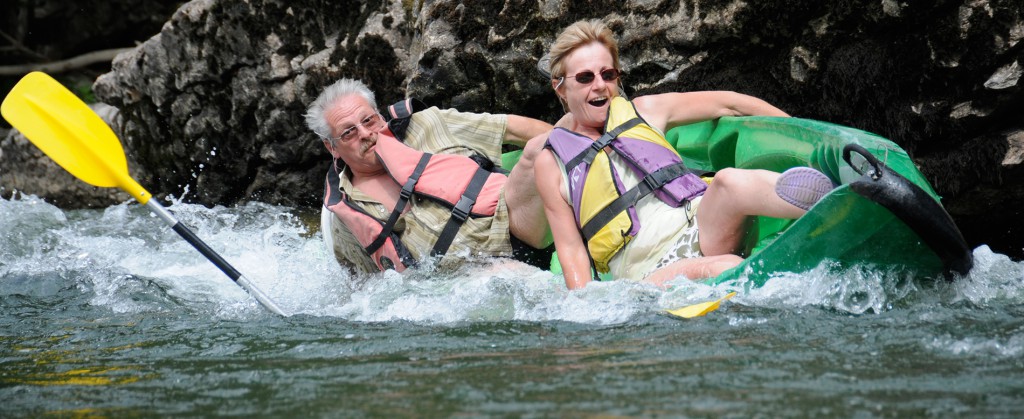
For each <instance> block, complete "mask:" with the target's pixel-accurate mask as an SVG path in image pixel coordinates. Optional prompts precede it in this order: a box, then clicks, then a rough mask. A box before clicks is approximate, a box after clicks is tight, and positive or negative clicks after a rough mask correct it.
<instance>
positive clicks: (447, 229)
mask: <svg viewBox="0 0 1024 419" xmlns="http://www.w3.org/2000/svg"><path fill="white" fill-rule="evenodd" d="M490 175H491V172H489V171H487V170H485V169H483V168H479V169H477V170H476V173H473V178H472V179H470V181H469V185H468V186H466V190H465V191H464V192H463V193H462V197H461V198H459V202H456V203H455V206H454V207H452V215H451V216H450V217H448V222H447V223H445V226H444V229H443V230H441V234H440V235H438V237H437V241H436V242H434V248H433V249H431V251H430V255H431V256H444V254H445V253H447V252H448V248H449V247H451V245H452V241H453V240H455V235H456V234H458V232H459V229H460V228H461V227H462V224H463V223H465V222H466V219H467V218H469V212H470V211H472V209H473V205H475V204H476V198H477V196H478V195H480V190H481V189H483V187H484V184H485V183H487V178H488V177H490Z"/></svg>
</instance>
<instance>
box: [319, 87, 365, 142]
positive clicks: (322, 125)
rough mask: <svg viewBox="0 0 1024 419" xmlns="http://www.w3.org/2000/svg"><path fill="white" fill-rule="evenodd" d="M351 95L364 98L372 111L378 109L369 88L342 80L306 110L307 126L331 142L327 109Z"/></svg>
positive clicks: (325, 90) (326, 89)
mask: <svg viewBox="0 0 1024 419" xmlns="http://www.w3.org/2000/svg"><path fill="white" fill-rule="evenodd" d="M350 95H359V96H362V97H363V98H364V99H366V101H367V102H368V103H369V104H370V108H371V109H377V100H376V99H375V97H374V94H373V91H372V90H370V88H369V87H366V85H365V84H363V82H361V81H359V80H353V79H341V80H338V81H336V82H334V83H333V84H331V85H330V86H327V88H325V89H324V91H323V92H322V93H320V96H318V97H317V98H316V100H314V101H313V103H312V104H310V105H309V108H308V109H306V115H305V116H306V126H307V127H309V129H310V130H311V131H313V133H315V134H316V135H318V136H320V138H323V139H324V140H328V141H329V140H330V138H331V124H329V123H327V117H326V113H327V109H328V108H330V107H331V106H332V105H334V104H335V103H337V102H338V101H339V100H341V99H343V98H345V97H346V96H350Z"/></svg>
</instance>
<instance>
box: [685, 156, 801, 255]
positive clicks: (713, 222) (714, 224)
mask: <svg viewBox="0 0 1024 419" xmlns="http://www.w3.org/2000/svg"><path fill="white" fill-rule="evenodd" d="M779 176H780V175H779V173H776V172H772V171H769V170H747V169H732V168H730V169H724V170H721V171H719V172H718V173H716V174H715V180H714V181H712V182H711V185H710V186H709V187H708V190H707V192H705V193H704V198H702V199H701V203H700V206H699V207H698V208H697V227H698V231H699V234H700V250H701V253H703V254H704V255H705V256H715V255H724V254H731V253H736V252H738V251H739V250H740V247H741V244H742V241H743V239H744V237H745V236H746V233H747V229H748V227H749V224H750V221H751V218H750V217H751V216H755V215H762V216H768V217H775V218H790V219H792V218H799V217H800V216H801V215H803V214H804V213H805V212H806V211H804V210H802V209H800V208H798V207H796V206H795V205H793V204H790V203H788V202H786V201H784V200H782V198H779V196H778V195H777V194H776V193H775V182H776V181H777V180H778V178H779Z"/></svg>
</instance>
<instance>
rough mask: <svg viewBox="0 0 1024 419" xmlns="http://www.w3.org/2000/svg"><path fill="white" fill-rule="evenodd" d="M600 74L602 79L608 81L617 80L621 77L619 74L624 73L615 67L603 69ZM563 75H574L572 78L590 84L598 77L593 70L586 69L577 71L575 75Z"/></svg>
mask: <svg viewBox="0 0 1024 419" xmlns="http://www.w3.org/2000/svg"><path fill="white" fill-rule="evenodd" d="M598 74H600V75H601V80H604V81H606V82H612V81H615V80H617V79H618V78H619V76H621V75H622V73H620V72H619V70H616V69H614V68H608V69H604V70H601V72H600V73H598ZM563 77H572V78H574V79H576V82H577V83H579V84H590V83H593V82H594V79H595V78H596V75H595V74H594V72H593V71H590V70H586V71H581V72H579V73H576V75H575V76H563Z"/></svg>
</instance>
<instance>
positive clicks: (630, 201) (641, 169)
mask: <svg viewBox="0 0 1024 419" xmlns="http://www.w3.org/2000/svg"><path fill="white" fill-rule="evenodd" d="M546 147H549V148H551V149H552V150H553V151H554V152H555V156H557V157H558V159H559V160H560V161H561V162H562V163H563V165H564V166H565V172H566V176H567V178H568V180H569V182H568V183H569V185H568V187H569V199H570V200H571V203H572V207H573V212H574V213H575V215H576V226H577V227H579V229H580V234H581V235H582V236H583V241H584V243H585V244H586V246H587V250H588V252H589V253H590V258H591V260H592V261H593V263H594V267H595V268H596V269H597V271H598V272H608V271H609V267H608V262H609V261H610V260H611V259H612V257H613V256H615V254H616V253H617V252H618V251H619V250H620V249H622V247H623V246H625V245H626V244H627V243H629V241H630V240H632V238H633V237H634V236H636V234H637V233H638V232H639V230H640V220H639V219H638V218H637V215H636V208H635V205H636V203H637V202H638V201H640V199H641V198H643V197H644V196H647V195H648V194H650V193H652V192H653V193H654V194H655V196H657V198H658V199H659V200H661V201H662V202H664V203H665V204H667V205H669V206H672V207H679V206H680V205H682V204H683V203H685V202H686V201H688V200H690V199H693V198H694V197H697V196H700V195H701V194H703V193H704V191H705V190H706V189H707V184H706V183H705V182H704V181H703V180H701V178H700V177H698V176H697V175H695V174H693V173H692V172H690V171H689V170H688V169H687V168H686V166H685V165H684V164H683V161H682V159H681V158H680V157H679V154H678V153H677V152H676V151H675V149H674V148H673V147H672V145H670V144H669V143H668V141H665V137H664V136H663V135H662V134H660V133H659V132H658V131H657V130H655V129H654V128H653V127H651V126H650V125H648V124H647V122H645V121H644V120H643V118H641V117H640V115H639V114H638V113H637V111H636V108H635V107H634V106H633V104H632V103H631V102H629V101H628V100H626V99H624V98H622V97H616V98H614V99H612V101H611V105H610V106H609V108H608V120H607V122H606V123H605V133H604V135H602V136H601V137H600V138H598V139H597V140H596V141H595V140H592V139H590V138H589V137H586V136H584V135H581V134H578V133H575V132H572V131H569V130H566V129H562V128H555V129H554V130H553V131H552V132H551V136H550V137H549V138H548V142H547V144H546ZM609 150H612V151H613V152H615V153H616V154H617V155H619V156H621V157H622V158H623V159H624V160H625V161H626V162H627V166H628V167H629V169H631V170H633V172H635V173H636V174H637V176H639V177H641V178H642V179H641V181H640V183H638V184H637V185H636V186H634V187H632V188H629V189H627V188H626V187H625V185H623V183H622V179H621V176H620V175H619V174H618V172H617V169H616V168H615V166H613V165H612V162H611V160H610V159H609V156H608V153H609Z"/></svg>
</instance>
